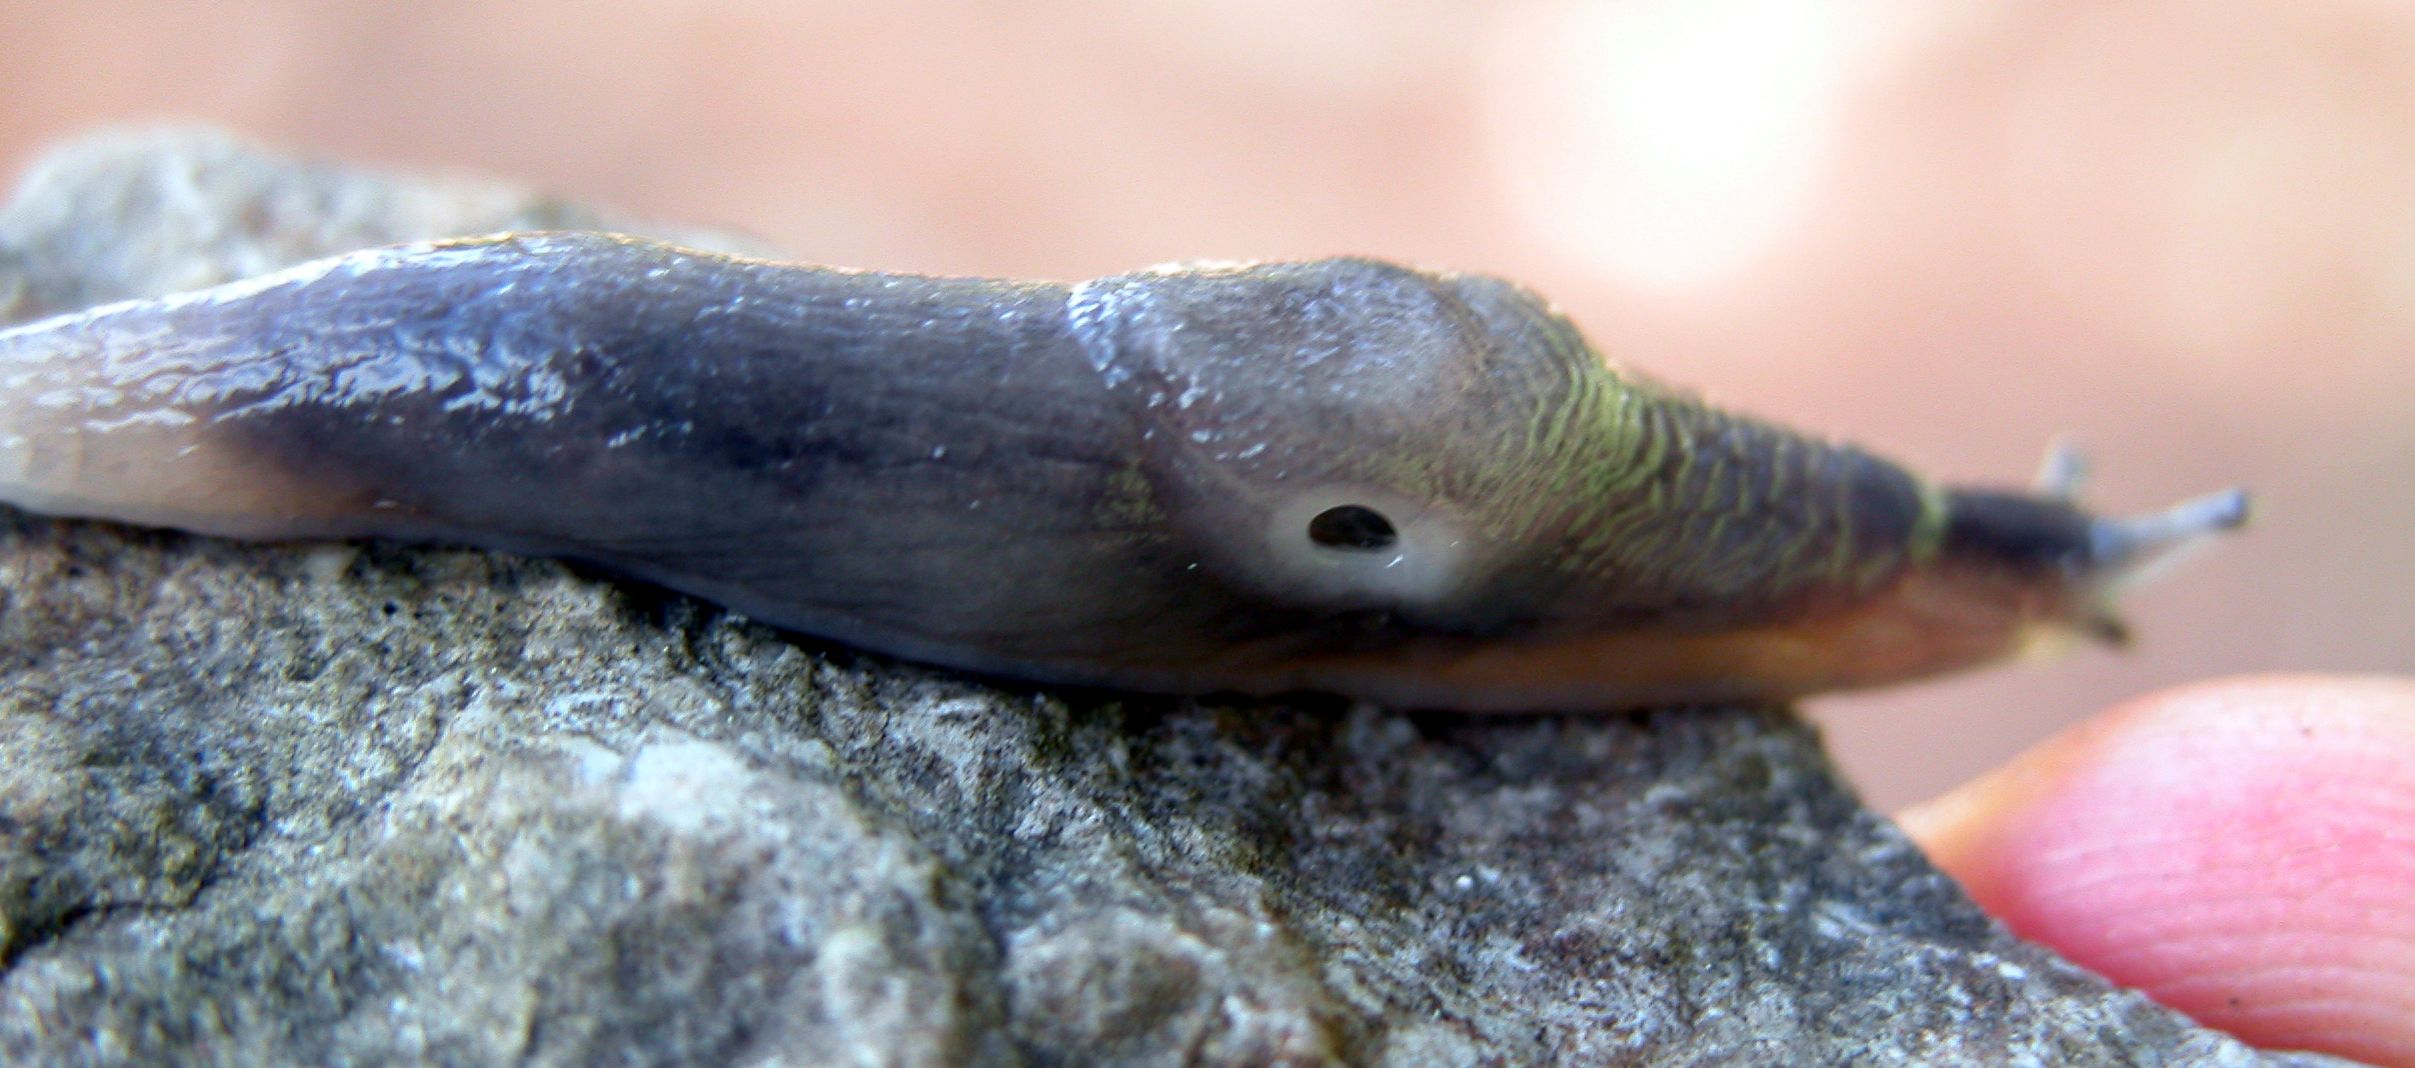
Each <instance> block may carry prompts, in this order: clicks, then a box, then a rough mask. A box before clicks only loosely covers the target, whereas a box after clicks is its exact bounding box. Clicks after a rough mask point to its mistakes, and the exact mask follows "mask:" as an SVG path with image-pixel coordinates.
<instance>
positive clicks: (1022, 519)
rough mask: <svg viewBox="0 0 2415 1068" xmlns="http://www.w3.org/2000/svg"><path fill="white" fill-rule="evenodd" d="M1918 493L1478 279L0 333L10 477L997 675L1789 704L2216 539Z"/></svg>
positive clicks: (529, 268) (1870, 462)
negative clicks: (591, 576)
mask: <svg viewBox="0 0 2415 1068" xmlns="http://www.w3.org/2000/svg"><path fill="white" fill-rule="evenodd" d="M2066 496H2067V495H2066V494H2062V493H2056V492H2041V493H2037V494H2024V493H2013V492H1990V491H1977V490H1950V489H1941V488H1938V487H1936V486H1933V485H1931V484H1930V483H1928V482H1926V481H1924V480H1922V479H1920V478H1918V477H1916V476H1914V475H1912V474H1909V473H1907V472H1906V471H1904V470H1903V469H1902V468H1900V467H1898V466H1896V465H1894V464H1892V463H1889V462H1886V461H1884V460H1881V459H1878V458H1876V457H1874V456H1871V455H1870V454H1867V453H1864V452H1861V451H1859V450H1857V449H1854V448H1851V447H1848V446H1843V445H1836V444H1830V443H1827V442H1823V441H1819V440H1816V439H1813V438H1809V437H1805V436H1802V435H1798V434H1794V433H1790V432H1787V431H1785V430H1782V429H1779V428H1777V427H1774V426H1771V425H1769V424H1766V423H1762V422H1759V421H1756V420H1753V419H1749V418H1745V417H1741V416H1736V415H1730V414H1727V413H1723V412H1720V411H1718V410H1715V409H1713V408H1710V407H1708V406H1705V405H1703V404H1701V403H1699V402H1697V401H1694V400H1692V399H1690V398H1688V397H1686V396H1684V395H1682V394H1679V393H1676V392H1672V391H1670V390H1667V389H1664V388H1661V387H1658V386H1656V385H1653V384H1651V383H1649V382H1647V381H1645V380H1642V379H1639V378H1637V377H1635V376H1634V375H1632V374H1630V373H1627V372H1623V371H1620V370H1618V369H1615V368H1614V367H1612V366H1611V365H1610V364H1608V363H1606V362H1605V361H1604V360H1602V359H1601V358H1600V357H1599V356H1598V355H1597V354H1596V353H1595V352H1594V351H1593V350H1592V349H1591V348H1590V347H1589V346H1588V345H1587V344H1586V343H1585V341H1584V340H1583V339H1582V338H1581V337H1580V336H1579V335H1578V334H1577V332H1576V330H1575V329H1574V328H1573V327H1572V326H1570V325H1569V323H1568V322H1567V321H1566V320H1565V319H1564V318H1562V317H1561V316H1560V315H1558V314H1557V313H1555V312H1554V311H1553V310H1552V309H1551V308H1550V307H1549V306H1548V305H1546V304H1545V303H1544V302H1542V301H1541V300H1540V299H1538V298H1537V297H1535V296H1534V295H1532V294H1530V293H1528V292H1527V291H1525V290H1523V289H1520V288H1518V287H1517V286H1514V285H1511V284H1508V283H1505V282H1501V281H1497V280H1494V279H1490V278H1483V277H1476V276H1468V275H1453V274H1439V273H1430V272H1425V271H1417V270H1410V269H1407V268H1402V267H1397V266H1392V265H1389V264H1385V263H1380V262H1375V261H1370V260H1361V259H1337V260H1326V261H1320V262H1313V263H1270V264H1254V265H1246V266H1195V267H1179V268H1162V269H1157V270H1150V271H1142V272H1138V273H1134V274H1128V275H1121V276H1116V277H1111V278H1103V279H1099V280H1096V281H1091V282H1085V283H1082V284H1079V285H1073V286H1065V285H1056V284H1048V283H1029V282H1001V281H984V280H966V279H943V278H927V277H919V276H911V275H900V274H879V273H868V272H858V271H844V270H835V269H830V268H823V267H812V266H801V265H793V264H781V263H772V262H765V261H757V260H747V259H738V258H733V257H728V256H723V255H717V254H712V253H705V252H698V251H694V250H690V249H684V248H679V247H675V246H671V245H666V244H660V243H655V242H651V241H644V240H638V239H634V238H629V237H623V236H617V235H609V234H595V233H529V234H511V235H500V236H496V237H490V238H480V239H474V240H466V241H455V242H444V243H436V244H427V245H416V246H406V247H400V248H390V249H375V250H369V251H365V252H360V253H355V254H352V255H348V256H342V257H337V258H334V259H330V260H323V261H319V262H317V263H312V264H308V265H305V266H302V267H298V268H295V269H292V270H289V271H285V272H281V273H278V274H273V275H268V276H264V277H261V278H257V279H252V280H248V281H242V282H235V283H231V284H228V285H224V286H220V287H217V288H214V289H206V290H200V291H197V292H192V293H186V294H181V295H177V296H172V297H166V298H162V299H156V300H139V301H132V302H127V303H121V304H114V305H110V306H107V307H102V308H96V309H93V310H90V311H86V312H82V313H78V314H72V315H66V316H61V317H57V318H53V319H49V320H45V321H41V322H35V323H31V324H27V325H24V326H20V327H17V328H14V329H11V330H7V331H5V332H0V500H6V501H8V502H11V503H14V504H16V505H19V506H22V507H25V508H29V509H32V510H35V511H40V512H46V513H53V514H60V515H73V516H86V517H97V518H106V519H112V520H120V521H125V522H131V523H141V524H153V525H161V526H170V527H180V528H184V529H188V530H194V531H200V532H204V533H208V534H217V535H225V536H231V537H239V538H278V539H283V538H330V537H337V538H354V537H379V538H400V539H410V540H424V541H442V542H458V543H468V544H472V545H480V546H489V547H495V548H500V549H506V550H512V551H517V552H525V553H537V554H546V555H555V556H562V557H570V558H576V559H580V560H585V561H590V562H593V563H595V564H599V565H602V566H604V567H606V568H609V569H613V570H617V571H620V572H624V573H627V574H630V575H633V576H637V577H640V578H643V579H646V580H650V581H653V582H656V583H660V584H662V585H665V586H669V587H672V588H674V589H678V590H683V591H686V592H689V593H693V594H696V595H699V596H702V597H705V598H709V599H711V600H714V601H718V602H721V603H723V604H726V605H729V606H730V607H732V608H735V609H737V610H738V611H740V612H743V613H745V614H747V615H750V616H753V617H755V618H758V619H761V620H764V621H766V622H769V623H773V624H776V625H779V626H782V627H787V628H793V629H795V630H798V631H802V632H805V633H808V634H813V635H820V636H824V637H829V638H834V639H837V640H840V641H843V642H847V643H851V644H854V645H858V646H862V647H865V648H869V649H873V650H878V651H882V652H887V653H892V654H896V655H900V656H904V657H908V658H912V659H917V660H923V661H928V662H932V663H936V664H941V665H948V666H953V667H958V668H965V669H971V670H974V671H978V672H985V673H992V674H999V675H1007V676H1014V677H1021V678H1028V679H1034V680H1041V681H1052V682H1066V683H1078V684H1092V685H1105V686H1112V687H1118V688H1126V689H1136V690H1146V691H1161V692H1178V693H1204V692H1216V691H1240V692H1248V693H1273V692H1281V691H1290V690H1319V691H1331V692H1338V693H1342V694H1347V695H1352V696H1357V697H1364V698H1369V699H1374V700H1379V701H1384V702H1389V703H1394V704H1401V705H1409V706H1420V707H1448V708H1458V709H1468V710H1529V709H1598V708H1618V707H1631V706H1635V705H1639V704H1644V703H1651V702H1662V701H1676V700H1695V699H1729V698H1780V697H1791V696H1795V695H1800V694H1805V693H1810V692H1814V691H1819V690H1825V689H1830V688H1835V687H1845V686H1857V685H1867V684H1875V683H1884V682H1890V681H1894V680H1899V679H1905V678H1910V677H1915V676H1920V675H1927V674H1932V673H1935V672H1940V671H1946V670H1951V669H1955V668H1960V667H1965V666H1968V665H1972V664H1976V663H1980V662H1983V661H1987V660H1990V659H1994V658H1997V657H2000V656H2003V655H2006V654H2008V653H2010V652H2013V651H2015V650H2017V649H2018V648H2020V647H2021V646H2023V645H2024V644H2025V643H2027V642H2028V640H2029V639H2030V638H2032V637H2035V636H2036V635H2038V634H2039V633H2042V632H2052V631H2057V630H2065V631H2081V632H2095V633H2110V632H2111V630H2112V625H2111V624H2110V623H2109V620H2110V616H2109V615H2108V614H2107V601H2108V599H2109V595H2110V593H2109V591H2110V588H2111V587H2112V586H2113V585H2114V584H2115V583H2116V581H2117V580H2119V579H2120V578H2122V577H2123V576H2126V575H2128V574H2130V573H2131V572H2133V571H2134V570H2136V569H2137V568H2138V567H2139V566H2140V565H2141V564H2142V563H2143V562H2144V561H2146V560H2147V559H2148V558H2150V557H2154V556H2159V555H2163V553H2164V550H2166V549H2168V548H2170V547H2172V546H2176V545H2180V544H2183V543H2187V542H2192V541H2196V540H2199V538H2200V536H2201V535H2203V534H2205V533H2207V532H2208V531H2211V530H2214V529H2217V528H2223V527H2229V526H2234V525H2236V524H2237V523H2238V522H2239V520H2240V519H2241V518H2242V517H2243V515H2244V498H2243V497H2241V496H2240V495H2239V494H2238V493H2236V492H2235V491H2234V492H2231V493H2225V494H2218V495H2215V496H2213V497H2208V498H2203V499H2200V500H2197V501H2193V502H2190V503H2188V504H2184V505H2182V506H2180V507H2178V508H2176V509H2174V510H2172V511H2169V512H2165V513H2162V514H2159V515H2155V516H2149V517H2145V518H2142V519H2132V520H2106V519H2098V518H2093V517H2090V516H2088V515H2086V514H2083V513H2082V512H2080V511H2079V510H2077V509H2076V508H2075V507H2074V506H2073V505H2071V504H2070V503H2068V501H2067V500H2066V499H2065V498H2066Z"/></svg>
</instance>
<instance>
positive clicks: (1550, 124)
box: [0, 0, 2415, 807]
mask: <svg viewBox="0 0 2415 1068" xmlns="http://www.w3.org/2000/svg"><path fill="white" fill-rule="evenodd" d="M0 100H4V101H5V107H0V170H5V171H7V172H8V173H10V174H14V173H16V172H17V171H18V170H20V169H21V168H22V167H23V166H24V165H25V163H26V162H28V160H29V159H30V158H32V156H33V155H35V154H36V153H38V152H39V151H40V150H41V149H42V148H43V147H44V146H45V145H47V144H50V143H53V142H55V141H56V140H58V139H60V138H62V137H66V136H69V135H72V134H75V133H77V132H79V131H83V130H85V129H87V128H89V127H91V126H93V125H95V124H100V123H123V122H130V121H131V122H149V121H156V120H162V119H174V120H198V121H203V122H208V123H214V124H220V125H224V126H226V127H229V128H231V129H233V130H235V131H237V132H239V133H242V134H245V135H247V136H251V137H254V138H258V139H263V140H266V141H268V142H270V143H272V144H279V145H283V146H287V147H290V148H294V149H298V150H300V151H303V152H305V153H308V154H312V155H318V156H325V157H332V158H340V159H345V160H353V161H362V162H371V163H378V164H387V165H393V166H399V167H405V168H418V169H439V170H451V171H461V172H472V173H482V174H490V175H496V176H502V177H506V178H510V179H513V180H515V181H521V182H526V183H530V184H534V185H536V186H539V187H542V188H545V189H547V190H549V191H552V192H556V193H560V194H563V195H566V196H570V197H573V198H577V199H581V200H588V201H594V202H600V203H603V204H606V205H610V206H613V207H615V208H619V209H622V210H627V211H634V212H638V213H642V214H645V215H648V216H652V217H658V218H661V219H664V220H667V221H677V222H695V223H706V224H713V225H718V226H722V227H725V228H729V229H734V230H740V231H746V232H751V233H754V234H758V235H761V236H762V237H765V238H767V239H769V240H771V241H773V242H776V243H777V244H779V245H781V246H784V247H787V248H789V249H792V250H794V251H795V252H796V253H797V254H798V255H799V256H800V257H802V258H807V259H813V260H819V261H824V262H830V263H837V264H846V265H854V266H866V267H881V268H892V269H907V270H918V271H928V272H946V273H968V274H986V275H1027V276H1036V277H1049V278H1059V279H1073V278H1080V277H1085V276H1089V275H1095V274H1102V273H1107V272H1113V271H1119V270H1125V269H1129V268H1132V267H1136V266H1140V265H1144V264H1149V263H1155V262H1160V261H1165V260H1172V259H1191V258H1286V257H1310V256H1320V255H1328V254H1334V253H1345V252H1347V253H1367V254H1372V255H1378V256H1384V257H1389V258H1394V259H1400V260H1406V261H1410V262H1415V263H1421V264H1428V265H1435V266H1447V267H1455V268H1460V269H1468V270H1481V271H1486V272H1490V273H1496V274H1502V275H1508V276H1512V277H1515V278H1518V279H1521V280H1523V281H1525V282H1527V283H1529V284H1531V285H1534V286H1535V287H1537V288H1539V289H1541V290H1542V291H1544V292H1546V293H1548V294H1550V295H1551V296H1552V297H1554V298H1555V299H1556V300H1557V301H1558V302H1559V303H1560V304H1561V305H1562V306H1563V307H1564V308H1565V309H1567V311H1568V312H1569V313H1570V314H1571V315H1573V316H1574V317H1575V318H1576V319H1577V321H1578V322H1579V323H1581V324H1582V325H1583V326H1584V327H1585V328H1586V329H1587V331H1588V332H1589V333H1590V335H1591V336H1592V337H1593V338H1594V340H1595V341H1596V343H1597V344H1599V345H1600V346H1601V347H1602V348H1603V349H1604V350H1605V351H1607V352H1609V353H1611V354H1612V355H1613V357H1614V358H1616V359H1618V360H1620V361H1622V362H1626V363H1630V364H1632V365H1634V366H1637V367H1640V368H1644V369H1647V370H1649V371H1651V372H1654V373H1656V374H1658V375H1659V376H1661V377H1663V378H1666V379H1669V380H1672V381H1676V382H1680V383H1686V384H1689V385H1692V386H1695V387H1697V388H1699V389H1701V390H1702V391H1703V392H1705V393H1707V394H1708V395H1710V396H1711V397H1712V398H1714V399H1716V400H1719V401H1722V402H1725V403H1728V404H1732V405H1734V406H1736V407H1740V408H1744V409H1747V410H1751V411H1754V412H1758V413H1761V414H1764V415H1767V416H1771V417H1774V418H1778V419H1780V420H1782V421H1785V422H1789V423H1791V424H1794V425H1796V426H1798V427H1802V428H1805V429H1808V430H1813V431H1818V432H1824V433H1828V434H1833V435H1839V436H1846V437H1850V438H1853V439H1856V440H1858V441H1860V442H1862V443H1864V444H1867V445H1870V446H1873V447H1876V448H1878V449H1880V450H1882V451H1885V452H1888V453H1891V454H1893V455H1894V456H1896V457H1898V458H1899V459H1902V460H1904V461H1906V462H1908V463H1910V464H1912V465H1913V466H1916V467H1918V468H1920V469H1923V470H1926V471H1929V472H1931V473H1934V474H1938V475H1941V476H1948V477H1951V478H1954V479H1957V480H1979V481H1994V482H2011V483H2019V482H2023V481H2026V479H2027V478H2028V476H2029V474H2030V472H2031V471H2032V470H2033V469H2034V467H2035V466H2036V462H2037V459H2038V456H2039V454H2040V452H2041V451H2042V449H2043V448H2044V446H2045V445H2046V443H2047V441H2048V440H2049V439H2051V438H2053V437H2055V436H2056V435H2058V434H2066V433H2067V434H2070V435H2073V436H2074V437H2076V438H2077V439H2078V440H2079V441H2081V442H2083V443H2085V444H2086V445H2087V446H2088V447H2089V449H2090V450H2091V452H2092V453H2093V454H2094V456H2095V457H2096V459H2097V461H2098V464H2097V472H2098V475H2097V478H2096V481H2095V482H2094V484H2093V486H2092V489H2091V492H2090V499H2091V501H2092V502H2093V503H2095V504H2098V505H2100V506H2103V507H2105V508H2109V509H2113V510H2139V509H2146V508H2152V507H2157V506H2160V505H2163V504H2166V503H2169V502H2170V501H2172V500H2175V499H2177V498H2179V497H2182V496H2185V495H2191V494H2195V493H2199V492H2202V491H2205V490H2210V489H2214V488H2217V487H2220V486H2224V485H2228V484H2232V483H2244V484H2247V485H2249V486H2252V487H2254V489H2255V490H2256V491H2257V493H2258V499H2257V503H2258V508H2259V515H2258V521H2257V524H2256V526H2255V527H2254V528H2253V529H2252V530H2250V531H2249V532H2248V533H2246V534H2245V535H2244V536H2242V537H2239V538H2237V539H2234V540H2233V541H2231V542H2229V543H2227V544H2224V545H2222V546H2220V547H2219V549H2218V550H2216V551H2213V552H2209V553H2207V554H2205V555H2204V556H2203V557H2201V558H2199V559H2196V560H2193V561H2190V566H2187V567H2185V568H2183V569H2180V571H2179V572H2178V573H2176V574H2174V575H2171V576H2169V577H2168V578H2167V579H2166V580H2165V581H2163V582H2161V583H2159V584H2157V585H2155V586H2153V587H2151V588H2148V589H2145V590H2143V591H2140V592H2139V593H2138V594H2137V595H2136V596H2135V598H2134V599H2133V601H2132V602H2131V613H2130V614H2131V617H2132V621H2133V623H2134V624H2135V626H2136V630H2137V633H2138V635H2139V637H2140V641H2139V644H2138V647H2137V648H2136V649H2135V650H2133V651H2131V652H2129V653H2127V654H2115V653H2111V652H2107V651H2102V650H2095V649H2086V650H2080V651H2078V652H2076V653H2074V654H2072V655H2069V656H2066V657H2064V658H2062V659H2060V660H2056V661H2052V662H2046V663H2039V664H2025V665H2018V666H2014V667H2011V668H2006V669H2001V670H1995V671H1990V672H1986V673H1983V674H1978V675H1972V676H1967V677H1961V678H1956V679H1951V680H1947V681H1942V682H1936V683H1927V684H1920V685H1916V686H1910V687H1905V688H1902V689H1899V690H1894V691H1887V692H1882V693H1874V694H1861V695H1850V696H1842V697H1834V698H1828V699H1824V700H1821V701H1818V702H1816V703H1815V704H1814V706H1813V709H1814V712H1815V713H1816V714H1817V715H1818V717H1819V719H1820V720H1821V722H1822V724H1823V726H1824V727H1825V729H1826V730H1827V731H1828V733H1829V736H1830V738H1831V739H1832V741H1833V743H1834V745H1835V747H1836V749H1837V751H1838V753H1839V756H1840V758H1841V759H1842V760H1843V762H1844V763H1845V764H1846V766H1847V769H1848V771H1849V772H1850V773H1851V774H1852V775H1853V776H1854V777H1855V779H1856V780H1857V781H1858V782H1859V783H1860V784H1861V785H1862V787H1863V788H1864V790H1865V791H1866V792H1867V794H1868V795H1869V796H1870V798H1871V800H1872V801H1873V802H1875V803H1877V804H1879V805H1881V806H1884V807H1893V806H1896V805H1900V804H1903V803H1906V802H1909V801H1912V800H1915V799H1918V798H1920V797H1922V796H1925V795H1927V794H1929V793H1932V792H1934V791H1937V790H1939V789H1942V788H1944V787H1946V786H1947V785H1949V784H1951V783H1953V782H1956V781H1958V780H1960V779H1962V778H1964V777H1967V776H1969V775H1971V774H1973V773H1975V772H1977V771H1979V770H1980V769H1982V768H1984V767H1987V766H1990V765H1992V764H1994V763H1996V762H1998V761H2000V760H2002V759H2004V758H2005V757H2007V756H2009V755H2010V754H2012V753H2013V752H2015V751H2017V750H2018V749H2020V748H2022V747H2024V746H2026V745H2028V744H2029V743H2031V742H2033V741H2035V740H2037V739H2039V738H2042V737H2044V736H2045V735H2047V734H2049V733H2051V732H2052V731H2054V730H2055V729H2057V728H2058V727H2060V726H2062V725H2064V724H2067V723H2070V722H2072V721H2075V720H2077V719H2079V718H2081V717H2083V716H2086V715H2088V714H2090V713H2091V712H2093V711H2095V710H2097V709H2099V708H2101V707H2103V706H2104V705H2106V704H2108V703H2111V702H2114V701H2117V700H2119V699H2121V698H2123V697H2125V696H2128V695H2132V694H2137V693H2140V692H2144V691H2146V690H2149V689H2152V688H2155V687H2159V686H2163V685H2167V684H2171V683H2175V682H2179V681H2182V680H2188V679H2195V678H2201V677H2208V676H2213V675H2219V674H2228V673H2234V672H2247V671H2262V670H2271V669H2336V670H2388V671H2402V672H2403V671H2410V670H2415V537H2411V535H2410V530H2411V529H2415V6H2410V5H2407V4H2403V3H2395V2H2389V0H2132V2H2118V0H2116V2H2104V3H2093V4H2084V5H2080V4H2060V3H2049V2H2046V0H1898V2H1878V0H1830V2H1808V0H1492V2H1481V0H1475V2H1471V0H1451V2H1447V3H1446V2H1441V0H1220V2H1218V0H1190V2H1177V0H1159V2H1134V3H1116V4H1110V3H1074V2H1069V0H1058V2H1050V0H1017V2H1012V3H1007V2H989V3H982V2H963V0H947V2H941V0H885V2H881V3H862V2H847V3H836V2H830V3H824V2H806V0H797V2H785V3H783V2H773V0H751V2H750V0H720V2H706V0H621V2H618V3H614V4H610V5H601V6H599V5H593V4H588V3H576V2H571V0H522V2H517V3H512V4H504V5H497V4H488V3H477V4H472V3H460V2H441V0H440V2H421V3H414V4H409V5H403V4H388V3H368V2H355V3H345V2H333V0H222V2H217V3H211V4H182V3H133V2H107V0H87V2H84V3H78V4H73V5H67V4H56V3H35V2H17V0H12V2H0Z"/></svg>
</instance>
